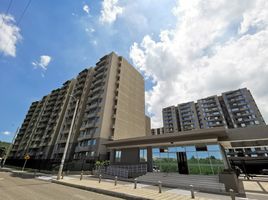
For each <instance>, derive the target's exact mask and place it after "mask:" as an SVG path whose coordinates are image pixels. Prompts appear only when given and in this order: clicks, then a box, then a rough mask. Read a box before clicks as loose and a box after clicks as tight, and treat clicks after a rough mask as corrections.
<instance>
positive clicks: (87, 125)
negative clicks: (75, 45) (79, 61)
mask: <svg viewBox="0 0 268 200" xmlns="http://www.w3.org/2000/svg"><path fill="white" fill-rule="evenodd" d="M77 101H79V104H78V109H77V113H76V116H75V120H74V126H73V129H72V131H71V138H70V146H69V149H68V152H67V159H68V160H81V159H89V160H97V159H98V160H99V159H100V160H103V159H107V156H108V155H107V152H106V147H105V145H103V143H104V142H107V141H110V140H117V139H126V138H132V137H140V136H145V135H146V132H149V131H148V130H147V129H149V130H150V127H148V123H149V122H150V121H149V119H148V118H146V117H145V96H144V79H143V77H142V75H141V74H140V73H139V72H138V71H137V70H136V69H135V68H134V67H133V66H131V65H130V64H129V63H128V62H127V61H126V60H125V59H124V58H123V57H121V56H118V55H116V54H115V53H110V54H108V55H106V56H104V57H102V58H101V59H100V60H99V61H98V62H97V63H96V66H95V67H91V68H88V69H85V70H83V71H82V72H80V73H79V74H78V76H77V77H76V78H75V79H72V80H70V81H67V82H66V83H65V84H64V85H63V87H62V88H59V89H56V90H53V91H52V92H51V93H50V94H49V95H46V96H44V97H43V98H42V100H40V101H37V102H33V103H32V105H31V106H30V109H29V111H28V113H27V115H26V117H25V120H24V122H23V124H22V126H21V128H20V130H19V132H18V135H17V137H16V140H15V142H14V145H13V148H12V150H11V154H10V156H9V157H10V158H12V159H22V158H23V157H24V156H25V155H26V154H28V155H30V157H31V158H32V159H51V160H60V159H61V157H62V155H63V151H64V147H65V145H66V140H67V136H68V133H69V131H70V128H71V121H72V119H73V116H74V111H75V105H76V102H77Z"/></svg>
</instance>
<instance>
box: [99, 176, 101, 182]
mask: <svg viewBox="0 0 268 200" xmlns="http://www.w3.org/2000/svg"><path fill="white" fill-rule="evenodd" d="M100 182H101V174H100V175H99V183H100Z"/></svg>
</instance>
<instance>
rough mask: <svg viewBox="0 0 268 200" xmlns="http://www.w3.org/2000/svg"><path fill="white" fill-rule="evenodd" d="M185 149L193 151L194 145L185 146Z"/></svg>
mask: <svg viewBox="0 0 268 200" xmlns="http://www.w3.org/2000/svg"><path fill="white" fill-rule="evenodd" d="M186 151H195V146H186Z"/></svg>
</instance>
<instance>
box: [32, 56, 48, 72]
mask: <svg viewBox="0 0 268 200" xmlns="http://www.w3.org/2000/svg"><path fill="white" fill-rule="evenodd" d="M51 59H52V58H51V57H50V56H47V55H42V56H40V60H39V61H38V62H36V61H34V62H32V65H33V66H34V67H35V68H38V67H40V68H42V69H43V70H47V66H48V64H49V63H50V62H51Z"/></svg>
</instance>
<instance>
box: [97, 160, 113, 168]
mask: <svg viewBox="0 0 268 200" xmlns="http://www.w3.org/2000/svg"><path fill="white" fill-rule="evenodd" d="M109 165H110V161H109V160H103V161H100V160H97V161H96V163H95V168H96V169H100V168H101V167H107V166H109Z"/></svg>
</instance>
